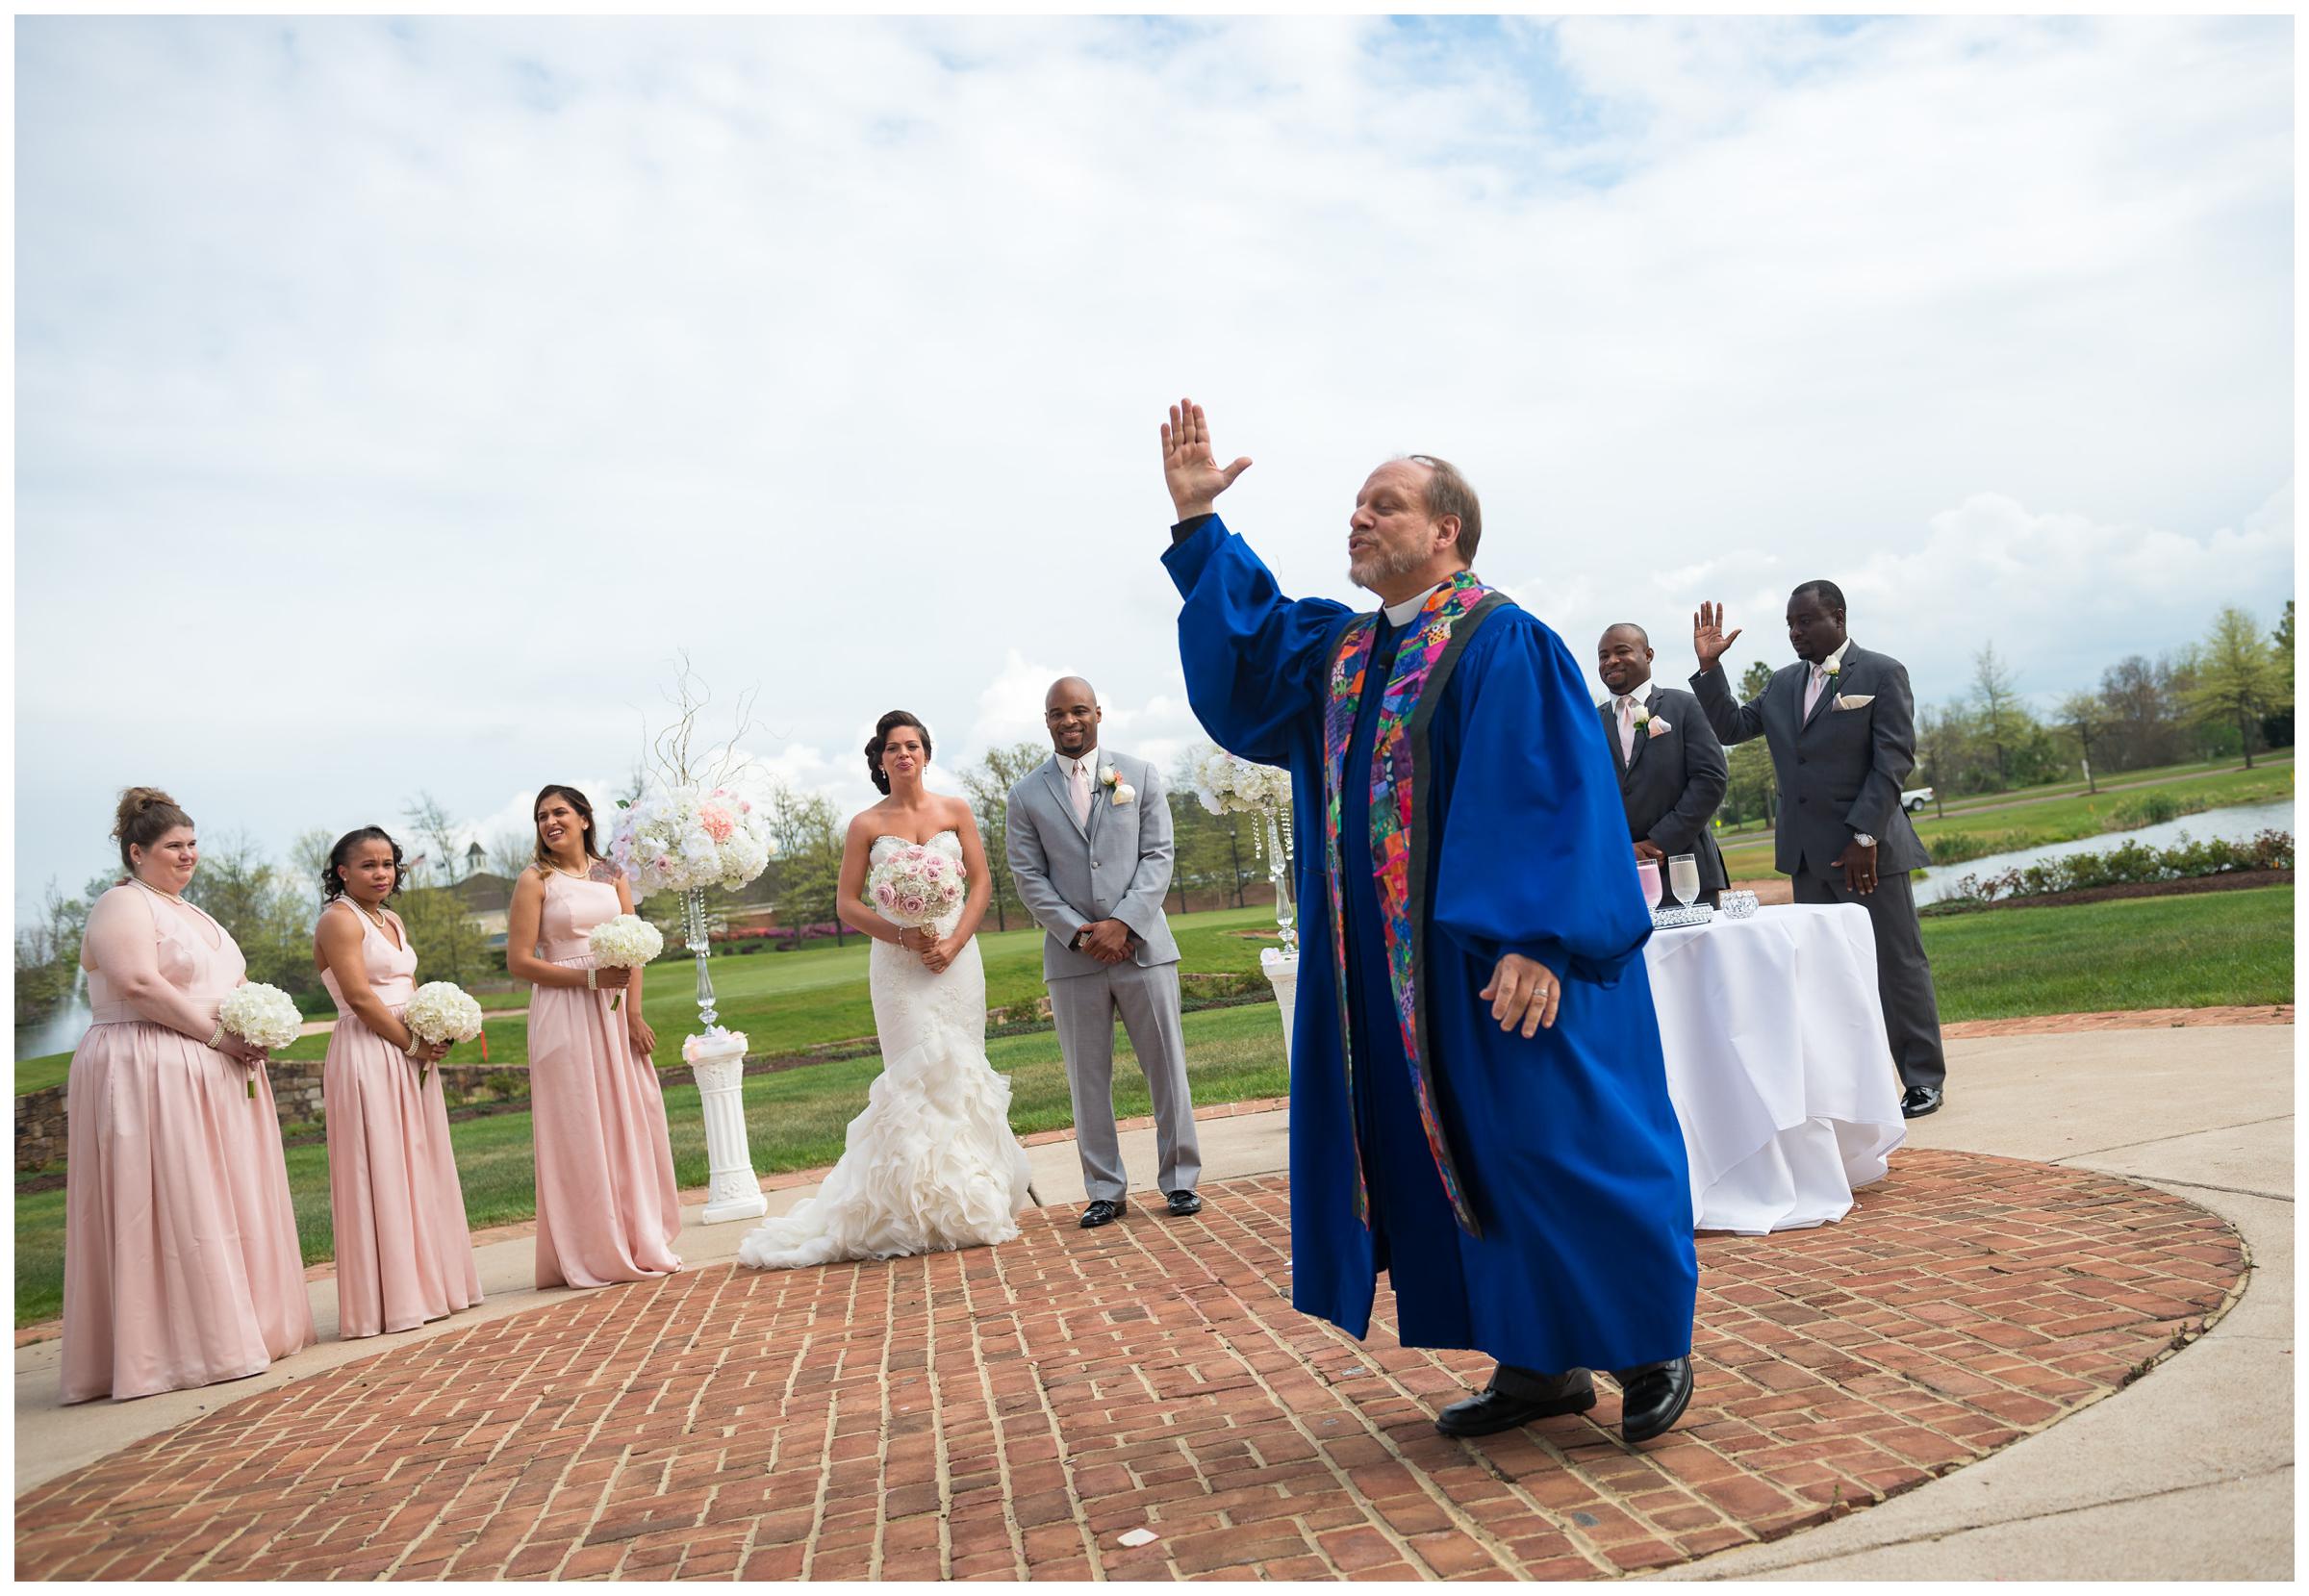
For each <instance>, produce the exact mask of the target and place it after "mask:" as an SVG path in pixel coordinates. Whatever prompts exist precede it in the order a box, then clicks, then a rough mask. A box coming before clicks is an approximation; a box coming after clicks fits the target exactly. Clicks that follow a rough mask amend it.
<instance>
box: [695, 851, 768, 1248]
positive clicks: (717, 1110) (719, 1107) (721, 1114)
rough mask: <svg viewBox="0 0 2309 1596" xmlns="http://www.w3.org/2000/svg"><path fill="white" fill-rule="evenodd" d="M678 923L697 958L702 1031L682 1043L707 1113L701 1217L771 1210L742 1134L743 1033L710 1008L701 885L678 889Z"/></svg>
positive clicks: (718, 1219) (714, 1220)
mask: <svg viewBox="0 0 2309 1596" xmlns="http://www.w3.org/2000/svg"><path fill="white" fill-rule="evenodd" d="M681 925H682V930H683V932H684V933H685V934H686V937H687V939H688V946H689V950H690V953H691V956H692V957H694V958H696V959H697V961H698V1024H699V1025H701V1026H704V1027H705V1029H704V1034H703V1035H699V1036H691V1037H687V1038H685V1039H684V1040H683V1041H682V1044H681V1056H682V1058H683V1059H684V1060H685V1061H686V1062H687V1063H688V1064H689V1066H690V1074H691V1075H692V1076H693V1077H696V1078H697V1081H698V1103H699V1106H700V1107H701V1108H702V1109H703V1110H704V1113H705V1159H706V1168H707V1172H708V1173H707V1182H708V1183H707V1186H706V1199H705V1222H706V1223H707V1224H708V1225H719V1224H721V1223H723V1221H725V1220H731V1219H759V1218H760V1217H761V1216H762V1215H763V1214H765V1213H768V1212H769V1211H770V1200H769V1199H768V1198H766V1197H764V1196H763V1195H762V1182H761V1178H760V1177H758V1176H756V1175H755V1174H754V1173H753V1150H752V1149H751V1148H750V1147H749V1146H748V1144H747V1140H746V1095H745V1089H744V1081H745V1076H746V1037H745V1035H744V1033H743V1032H739V1031H733V1030H730V1029H728V1028H727V1027H725V1026H723V1025H722V1024H721V1023H720V1021H719V1020H718V1019H717V1017H716V1016H715V1013H714V980H713V976H712V975H711V974H709V973H708V971H707V968H706V958H707V956H708V955H709V954H710V953H711V952H712V951H713V945H712V943H711V942H710V941H709V940H708V938H707V936H706V927H705V894H704V893H703V892H702V891H700V890H698V889H696V888H693V889H692V890H690V891H688V892H685V893H683V894H682V895H681Z"/></svg>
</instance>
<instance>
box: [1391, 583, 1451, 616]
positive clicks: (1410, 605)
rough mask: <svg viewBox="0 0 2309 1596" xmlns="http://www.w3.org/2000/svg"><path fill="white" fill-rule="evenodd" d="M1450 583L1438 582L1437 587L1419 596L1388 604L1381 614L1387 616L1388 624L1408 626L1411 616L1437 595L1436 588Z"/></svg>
mask: <svg viewBox="0 0 2309 1596" xmlns="http://www.w3.org/2000/svg"><path fill="white" fill-rule="evenodd" d="M1450 585H1451V584H1450V583H1449V582H1437V583H1436V584H1435V587H1434V588H1429V589H1428V590H1427V591H1426V592H1425V593H1422V594H1420V595H1418V596H1417V597H1414V598H1407V599H1405V600H1404V601H1403V602H1402V603H1400V604H1389V605H1387V606H1386V607H1385V608H1384V609H1383V610H1381V611H1380V614H1382V615H1383V616H1385V617H1386V618H1387V624H1388V625H1390V626H1408V625H1409V624H1410V623H1411V617H1413V616H1415V615H1417V614H1418V613H1419V612H1420V610H1422V609H1423V608H1425V607H1426V605H1427V601H1428V600H1429V599H1430V598H1433V597H1434V595H1435V588H1443V587H1449V586H1450Z"/></svg>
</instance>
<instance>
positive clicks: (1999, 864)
mask: <svg viewBox="0 0 2309 1596" xmlns="http://www.w3.org/2000/svg"><path fill="white" fill-rule="evenodd" d="M2292 829H2293V805H2292V804H2290V803H2241V804H2238V805H2236V806H2234V807H2233V808H2228V809H2208V810H2206V811H2205V812H2204V813H2203V814H2201V815H2183V816H2182V817H2181V818H2180V819H2179V820H2177V821H2164V822H2161V823H2158V824H2156V825H2144V826H2142V827H2141V828H2140V829H2138V830H2135V831H2104V832H2102V833H2101V834H2100V835H2099V836H2097V837H2079V838H2077V839H2076V840H2075V841H2073V842H2066V843H2045V844H2044V845H2043V846H2042V847H2040V848H2024V849H2021V850H2020V851H2018V852H2017V853H1988V854H1983V855H1982V856H1981V857H1980V858H1977V859H1966V861H1965V862H1964V863H1963V864H1961V865H1935V866H1934V867H1933V868H1932V870H1931V871H1930V872H1928V873H1927V874H1926V875H1925V877H1924V879H1923V880H1921V881H1918V882H1917V883H1916V901H1917V902H1918V903H1937V902H1939V901H1940V900H1941V899H1943V898H1947V897H1950V896H1951V895H1953V894H1954V892H1955V891H1956V884H1957V882H1959V881H1961V880H1963V879H1964V878H1965V877H1966V876H1967V875H1978V876H1981V877H1983V878H1984V879H1985V878H1986V877H1988V876H1991V875H2001V874H2004V873H2005V872H2006V871H2008V870H2015V869H2020V868H2023V867H2026V866H2028V865H2033V864H2039V863H2042V862H2043V861H2044V860H2046V859H2065V858H2067V857H2068V855H2069V854H2071V853H2106V852H2108V851H2109V850H2110V849H2115V848H2119V847H2121V846H2122V845H2123V844H2125V843H2139V844H2141V845H2142V846H2143V847H2144V848H2170V847H2172V846H2173V845H2174V844H2175V843H2177V842H2179V841H2180V840H2181V834H2182V833H2183V832H2186V833H2188V834H2189V835H2190V836H2191V837H2193V838H2195V840H2196V841H2198V842H2200V843H2201V842H2211V841H2214V840H2216V839H2218V840H2220V841H2221V842H2230V843H2242V842H2248V841H2250V840H2251V839H2252V838H2254V837H2256V836H2258V835H2260V834H2261V833H2262V832H2264V831H2291V830H2292ZM1925 846H1926V847H1930V846H1931V845H1930V844H1929V843H1927V844H1926V845H1925Z"/></svg>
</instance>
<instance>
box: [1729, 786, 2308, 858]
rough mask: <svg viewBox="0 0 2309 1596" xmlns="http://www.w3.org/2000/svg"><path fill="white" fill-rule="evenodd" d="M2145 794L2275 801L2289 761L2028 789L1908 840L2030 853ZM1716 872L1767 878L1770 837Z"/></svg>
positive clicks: (1924, 824)
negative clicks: (2116, 788)
mask: <svg viewBox="0 0 2309 1596" xmlns="http://www.w3.org/2000/svg"><path fill="white" fill-rule="evenodd" d="M2151 794H2163V795H2166V796H2168V797H2170V798H2180V799H2184V800H2189V799H2195V800H2201V801H2202V802H2203V804H2204V806H2205V807H2206V808H2208V809H2220V808H2227V807H2230V806H2233V805H2238V804H2249V803H2275V802H2278V801H2280V800H2283V799H2286V798H2292V797H2293V766H2292V764H2291V763H2290V762H2288V763H2285V764H2282V765H2271V766H2267V767H2264V766H2259V765H2256V766H2255V767H2254V768H2253V769H2251V770H2249V771H2247V770H2244V769H2237V770H2229V771H2221V772H2218V773H2214V774H2212V775H2203V776H2195V777H2192V778H2190V779H2187V780H2182V781H2169V782H2166V783H2164V784H2162V785H2160V786H2155V787H2144V788H2137V789H2134V790H2131V791H2127V792H2119V793H2101V794H2099V795H2097V796H2092V795H2087V794H2086V793H2084V792H2083V791H2082V790H2081V784H2080V786H2079V787H2078V788H2076V789H2060V790H2053V791H2050V792H2046V793H2044V794H2043V796H2036V793H2035V792H2033V791H2032V792H2026V793H2017V794H2004V795H2001V796H1999V797H1997V798H1990V799H1984V800H1983V801H1984V802H1994V803H2008V802H2009V803H2011V804H2013V807H2011V808H2002V809H1992V810H1991V811H1990V812H1989V813H1987V814H1970V813H1959V812H1958V811H1957V810H1956V809H1955V808H1953V807H1951V809H1950V810H1949V813H1948V817H1947V818H1946V819H1945V820H1939V819H1935V818H1934V817H1933V814H1932V811H1931V810H1930V809H1927V810H1926V811H1925V812H1924V814H1923V815H1922V816H1920V817H1918V819H1917V821H1916V835H1918V836H1919V837H1922V838H1923V839H1924V842H1925V846H1926V847H1927V848H1929V847H1930V846H1931V844H1932V839H1933V838H1935V837H1942V836H1947V835H1950V834H1951V833H1955V832H1965V833H1967V834H1971V835H1980V834H1983V833H1987V834H1991V835H1993V836H1994V837H1996V838H1997V839H1998V842H1999V844H2000V846H1999V847H1998V848H1997V849H1996V851H1998V852H2005V851H2009V850H2012V849H2023V848H2035V847H2037V846H2038V845H2040V844H2043V843H2065V842H2068V841H2071V840H2073V839H2075V838H2078V837H2093V836H2098V835H2099V834H2100V833H2101V832H2102V831H2104V830H2106V829H2107V828H2108V827H2109V826H2110V824H2111V823H2113V822H2115V817H2116V812H2117V810H2118V809H2119V806H2120V805H2123V804H2125V803H2128V802H2134V801H2138V800H2141V799H2144V798H2147V797H2148V796H2149V795H2151ZM1724 868H1725V869H1726V870H1727V871H1728V872H1730V874H1731V876H1732V879H1734V880H1735V881H1744V880H1753V879H1755V878H1757V877H1759V876H1765V875H1770V874H1773V869H1772V839H1770V838H1769V837H1759V838H1757V839H1756V840H1754V841H1752V842H1745V843H1740V844H1738V845H1736V846H1734V847H1730V848H1726V849H1724Z"/></svg>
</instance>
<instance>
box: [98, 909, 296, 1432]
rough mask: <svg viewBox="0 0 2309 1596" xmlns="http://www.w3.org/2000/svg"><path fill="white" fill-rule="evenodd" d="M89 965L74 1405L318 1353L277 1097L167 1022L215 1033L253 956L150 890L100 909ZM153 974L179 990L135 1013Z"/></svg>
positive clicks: (255, 1075)
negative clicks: (162, 1018)
mask: <svg viewBox="0 0 2309 1596" xmlns="http://www.w3.org/2000/svg"><path fill="white" fill-rule="evenodd" d="M123 895H132V897H134V898H141V899H143V906H148V907H149V910H150V917H149V918H150V924H149V926H148V925H147V924H146V921H145V918H144V916H143V913H142V908H141V907H140V905H139V904H138V903H136V902H135V901H133V900H131V899H130V898H124V897H123ZM84 947H85V949H86V954H87V960H86V961H87V962H88V963H89V966H90V967H89V1007H90V1008H91V1009H93V1010H94V1014H95V1023H94V1024H93V1025H91V1026H89V1032H88V1034H87V1035H86V1036H84V1037H82V1038H81V1041H80V1046H79V1048H78V1049H77V1050H75V1051H74V1052H73V1054H72V1073H71V1075H70V1077H69V1078H68V1083H67V1085H66V1087H65V1114H66V1117H67V1121H68V1129H67V1141H68V1153H67V1157H68V1162H67V1164H66V1166H65V1175H64V1182H65V1192H64V1344H63V1400H64V1401H65V1402H67V1403H74V1402H87V1401H89V1399H91V1398H94V1397H102V1396H111V1397H113V1398H114V1399H116V1400H125V1399H127V1398H130V1397H148V1396H151V1395H153V1394H154V1393H155V1392H159V1391H176V1390H182V1389H184V1388H186V1387H188V1386H194V1385H210V1384H214V1383H216V1381H223V1380H239V1379H241V1378H242V1377H243V1376H246V1375H253V1374H256V1373H259V1372H260V1371H262V1370H264V1369H265V1368H266V1367H268V1366H269V1365H270V1364H271V1362H272V1360H273V1359H274V1358H276V1357H286V1356H288V1355H290V1354H291V1353H293V1352H296V1351H297V1350H299V1349H300V1348H303V1347H308V1346H311V1345H312V1344H313V1342H314V1341H315V1340H316V1339H317V1337H316V1335H315V1334H314V1330H313V1309H312V1305H311V1304H310V1303H309V1302H308V1301H307V1299H306V1296H305V1270H304V1262H303V1259H302V1257H301V1255H300V1254H298V1251H297V1245H296V1210H295V1208H294V1207H293V1205H292V1203H291V1202H290V1197H289V1171H288V1166H287V1164H286V1163H285V1162H284V1160H283V1157H282V1153H281V1127H280V1121H279V1119H278V1118H277V1117H276V1116H275V1113H274V1110H273V1103H272V1085H271V1082H269V1081H268V1080H267V1079H266V1077H265V1072H264V1071H262V1070H257V1071H254V1072H252V1071H250V1070H249V1069H247V1068H245V1067H244V1066H242V1065H241V1064H239V1063H237V1062H235V1061H234V1060H233V1059H231V1058H229V1057H227V1056H226V1055H225V1054H223V1053H221V1052H217V1051H214V1050H212V1049H211V1048H209V1047H208V1046H207V1036H206V1035H203V1036H202V1037H200V1038H198V1039H195V1038H193V1037H191V1036H189V1035H187V1034H186V1033H185V1032H184V1031H183V1030H181V1029H178V1028H175V1027H174V1026H170V1025H164V1024H161V1023H159V1022H158V1021H157V1020H156V1019H155V1018H153V1017H154V1016H156V1015H167V1016H170V1017H172V1018H173V1019H175V1020H177V1021H180V1022H187V1023H190V1024H193V1025H199V1024H202V1023H203V1021H202V1020H201V1018H200V1017H201V1016H206V1017H207V1018H206V1021H205V1024H206V1025H207V1026H209V1027H210V1029H211V1030H213V1029H214V1028H215V1025H216V1009H217V1005H218V1004H219V1003H221V1002H222V1001H224V997H225V994H226V993H228V992H230V991H232V989H233V988H234V987H236V986H239V985H240V984H241V980H242V978H243V976H244V974H245V971H246V968H247V967H246V965H245V964H244V963H243V962H242V960H241V950H240V949H239V948H238V947H237V946H235V945H234V942H233V939H232V938H231V937H230V936H229V935H227V934H226V932H225V929H224V927H223V926H221V925H217V924H216V921H214V920H212V919H210V918H209V917H208V916H207V915H205V914H203V913H202V912H201V911H200V910H198V909H196V908H194V907H193V906H192V905H190V904H189V903H186V902H183V901H181V900H180V899H173V898H169V897H167V896H165V894H162V893H158V892H154V891H152V890H150V889H149V888H146V887H144V886H142V885H141V884H138V883H128V884H124V885H121V886H117V887H114V888H113V889H112V891H110V892H108V893H106V894H104V895H103V897H102V898H100V899H97V902H96V904H95V906H94V907H93V908H92V909H91V911H90V913H89V927H88V933H87V936H86V939H85V942H84ZM156 970H157V973H158V975H159V976H160V978H161V980H162V981H164V982H165V983H166V987H165V989H162V988H152V989H147V990H145V991H144V993H143V994H142V995H141V996H140V997H139V998H136V999H132V998H131V997H130V995H129V994H130V993H131V992H132V991H134V990H136V989H137V985H136V983H138V982H139V981H140V980H142V979H143V978H146V977H148V976H150V975H152V974H153V973H154V972H155V971H156ZM252 1080H253V1081H254V1083H255V1086H256V1095H255V1096H254V1097H253V1098H252V1097H251V1096H250V1095H249V1084H250V1082H251V1081H252Z"/></svg>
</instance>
